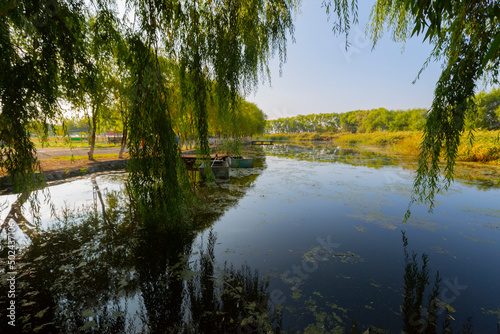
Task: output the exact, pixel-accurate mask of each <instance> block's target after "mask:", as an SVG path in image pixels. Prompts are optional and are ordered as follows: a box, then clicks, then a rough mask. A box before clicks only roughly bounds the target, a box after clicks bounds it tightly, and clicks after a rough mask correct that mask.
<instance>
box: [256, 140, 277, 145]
mask: <svg viewBox="0 0 500 334" xmlns="http://www.w3.org/2000/svg"><path fill="white" fill-rule="evenodd" d="M252 145H274V144H273V141H272V140H252Z"/></svg>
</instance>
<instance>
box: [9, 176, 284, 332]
mask: <svg viewBox="0 0 500 334" xmlns="http://www.w3.org/2000/svg"><path fill="white" fill-rule="evenodd" d="M256 177H257V175H252V174H251V173H249V175H243V176H241V177H239V178H236V179H234V180H232V181H231V183H230V184H225V185H224V184H223V185H216V186H215V187H212V188H206V189H202V190H200V195H201V192H205V193H206V195H207V196H208V199H206V200H205V202H204V201H202V200H201V197H200V200H199V206H198V207H197V208H196V209H197V210H193V212H198V213H196V214H194V215H193V217H191V219H190V220H187V221H186V222H185V223H184V226H183V227H179V226H182V224H179V226H178V227H175V228H174V227H169V226H165V225H163V224H155V223H149V224H148V223H144V222H142V223H140V224H139V223H138V222H139V221H141V220H140V217H138V216H137V214H136V211H134V209H133V203H131V200H130V197H128V196H126V195H125V194H124V193H122V194H119V193H109V194H107V195H106V196H105V200H104V199H103V198H102V194H101V192H100V191H99V189H98V186H96V182H93V187H94V189H97V190H98V194H97V196H98V198H99V202H100V204H101V205H100V206H101V207H102V208H100V210H98V207H97V206H91V207H89V208H87V209H85V210H80V211H69V210H65V211H64V212H63V214H62V215H61V216H60V217H59V218H58V221H57V223H55V224H54V225H53V226H51V227H50V228H49V229H48V230H46V231H38V232H36V233H32V234H31V235H30V237H31V241H30V244H29V245H28V246H26V247H23V248H22V250H21V249H20V252H19V254H18V256H17V258H16V262H17V266H16V270H17V272H16V274H15V275H16V282H17V286H16V295H17V297H16V299H15V301H16V327H14V328H12V327H10V326H9V325H8V324H7V322H6V321H1V322H0V332H9V333H15V332H19V333H25V332H39V333H61V332H62V333H74V332H88V333H92V332H93V333H127V332H128V333H137V332H142V333H165V332H172V333H183V332H186V333H188V332H189V333H213V332H221V333H224V332H230V333H236V332H238V331H240V332H242V330H243V332H245V331H246V330H247V329H248V328H250V329H251V332H253V330H256V329H259V328H261V329H262V330H264V329H269V330H272V327H273V326H274V327H276V324H275V325H273V324H272V323H273V321H274V320H273V319H271V317H270V316H269V315H268V309H267V305H268V299H269V296H268V294H267V292H266V288H267V285H268V280H267V281H266V280H264V281H263V280H261V279H259V275H258V272H256V271H252V270H251V269H250V268H249V267H248V266H243V267H242V268H239V269H237V268H234V267H232V266H227V265H224V266H222V268H219V267H220V266H217V265H216V262H215V256H214V247H215V242H216V235H215V233H213V232H210V233H209V238H208V244H207V245H206V248H205V249H204V248H203V247H201V248H200V249H199V250H198V251H197V252H195V251H193V249H192V247H193V241H194V240H195V238H196V236H197V233H198V231H199V230H200V229H204V228H206V227H208V226H210V225H211V224H212V223H213V222H214V221H215V219H217V218H218V217H219V216H220V215H221V214H222V213H223V212H224V211H225V210H227V208H228V207H230V206H232V205H234V204H235V203H237V201H238V199H239V198H241V197H242V196H243V195H244V194H245V192H246V190H247V189H248V188H249V186H250V184H251V183H252V182H253V181H255V179H256ZM93 181H95V180H93ZM216 194H217V195H216ZM99 195H101V196H99ZM210 197H212V200H213V202H212V205H211V208H212V210H211V211H209V212H205V211H204V210H203V205H207V206H208V202H209V201H210ZM214 203H215V204H214ZM104 207H106V208H105V209H104ZM145 226H147V228H144V227H145ZM2 237H3V236H2ZM1 242H2V244H3V246H6V242H7V240H6V239H2V240H1ZM17 248H20V246H19V245H17ZM1 253H2V254H0V255H1V256H2V258H3V259H4V258H7V248H6V247H3V249H2V251H1ZM0 266H1V268H0V269H1V271H0V272H1V273H2V277H1V278H2V282H6V278H7V275H8V274H9V272H10V270H9V269H8V268H7V263H6V262H5V261H2V263H1V264H0ZM0 294H1V295H0V306H1V308H2V311H0V314H1V316H2V318H3V319H5V318H6V317H5V316H6V314H4V312H5V310H6V309H7V305H8V304H9V303H10V300H9V299H8V298H7V296H8V286H7V285H4V284H2V286H1V287H0Z"/></svg>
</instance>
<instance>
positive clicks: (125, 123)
mask: <svg viewBox="0 0 500 334" xmlns="http://www.w3.org/2000/svg"><path fill="white" fill-rule="evenodd" d="M127 129H128V122H124V123H123V137H122V145H121V147H120V153H119V154H118V158H119V159H123V151H125V146H127Z"/></svg>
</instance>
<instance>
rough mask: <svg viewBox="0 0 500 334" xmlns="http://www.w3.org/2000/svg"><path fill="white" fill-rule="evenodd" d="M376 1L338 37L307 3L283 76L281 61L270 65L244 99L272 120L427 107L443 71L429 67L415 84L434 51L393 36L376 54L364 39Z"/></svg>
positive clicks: (364, 5)
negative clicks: (268, 79) (347, 33)
mask: <svg viewBox="0 0 500 334" xmlns="http://www.w3.org/2000/svg"><path fill="white" fill-rule="evenodd" d="M373 3H374V2H373V1H359V12H360V13H359V14H360V15H359V22H360V23H359V25H358V26H353V27H352V31H351V34H350V37H349V41H350V42H351V44H352V46H351V48H350V49H349V50H348V51H346V50H345V36H335V35H334V33H333V32H332V26H333V24H332V22H328V21H327V15H326V14H325V9H324V8H321V5H320V2H319V1H303V2H302V10H301V12H302V13H301V14H299V15H298V16H297V19H296V22H295V28H296V29H295V40H296V43H294V44H292V43H289V45H288V53H287V56H288V60H287V63H285V64H284V65H283V75H282V76H281V77H280V76H279V62H278V61H277V60H273V61H271V63H270V67H271V70H272V78H271V85H272V87H270V85H269V82H266V83H265V84H262V85H261V86H260V87H259V89H258V90H257V92H254V93H251V94H250V95H249V96H247V97H246V99H247V100H248V101H250V102H254V103H255V104H257V106H258V107H259V108H260V109H262V110H263V111H264V113H265V114H267V116H268V119H276V118H279V117H288V116H296V115H299V114H301V115H305V114H311V113H331V112H337V113H340V112H346V111H350V110H357V109H372V108H380V107H383V108H387V109H410V108H428V107H430V105H431V103H432V99H433V93H434V87H435V84H436V82H437V80H438V78H439V74H440V72H441V64H440V63H431V64H430V66H429V67H427V69H426V70H425V71H424V72H423V74H422V75H421V76H420V79H419V80H417V82H416V83H415V84H412V82H413V80H414V79H415V78H416V76H417V74H418V72H419V70H420V68H421V67H422V65H423V64H424V62H425V60H426V59H427V57H428V56H429V55H430V52H431V49H432V48H431V46H430V45H429V44H428V43H427V42H425V43H422V39H421V38H414V39H412V40H410V41H408V42H407V43H406V46H405V50H404V52H403V53H402V52H401V50H402V44H398V43H395V42H393V41H391V40H390V38H389V34H387V33H386V34H385V36H384V38H383V39H382V40H381V41H380V42H379V43H378V44H377V46H376V48H375V49H374V50H373V51H372V43H371V41H370V40H369V39H365V27H366V23H367V22H368V18H369V14H370V9H371V4H373Z"/></svg>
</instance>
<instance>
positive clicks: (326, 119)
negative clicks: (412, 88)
mask: <svg viewBox="0 0 500 334" xmlns="http://www.w3.org/2000/svg"><path fill="white" fill-rule="evenodd" d="M471 109H472V113H470V116H469V118H468V119H467V124H468V126H469V128H473V129H483V130H497V129H500V88H498V89H493V90H492V91H491V92H489V93H485V92H482V93H479V94H477V95H476V96H475V106H474V107H471ZM427 113H428V110H427V109H423V108H415V109H409V110H387V109H385V108H378V109H371V110H354V111H349V112H345V113H328V114H309V115H298V116H295V117H286V118H278V119H275V120H268V121H267V122H266V127H265V133H267V134H277V133H287V134H288V133H304V132H317V133H325V132H329V133H336V132H350V133H367V132H374V131H390V132H392V131H417V130H422V129H423V127H424V125H425V120H426V116H427Z"/></svg>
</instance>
